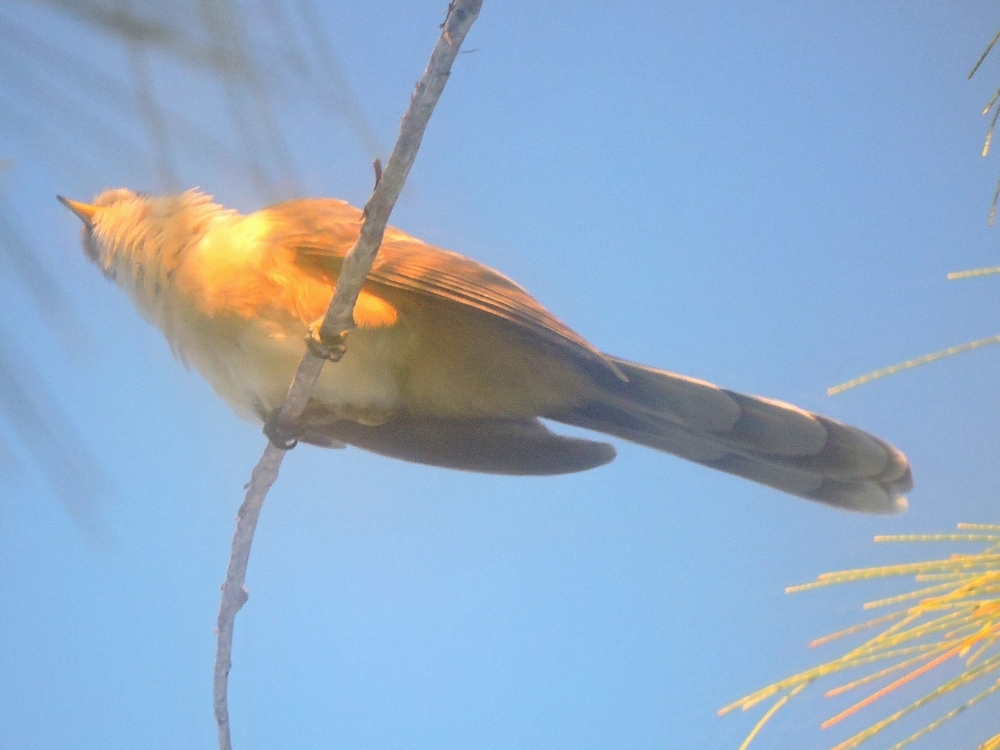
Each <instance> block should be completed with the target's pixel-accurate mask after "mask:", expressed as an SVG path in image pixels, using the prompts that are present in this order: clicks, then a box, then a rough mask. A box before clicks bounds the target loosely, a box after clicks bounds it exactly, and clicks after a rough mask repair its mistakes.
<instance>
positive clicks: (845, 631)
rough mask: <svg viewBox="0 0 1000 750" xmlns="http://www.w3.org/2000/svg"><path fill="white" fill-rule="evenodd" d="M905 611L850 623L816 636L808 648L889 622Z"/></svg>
mask: <svg viewBox="0 0 1000 750" xmlns="http://www.w3.org/2000/svg"><path fill="white" fill-rule="evenodd" d="M905 614H906V612H905V611H900V612H893V613H892V614H891V615H883V616H882V617H876V618H875V619H874V620H868V622H862V623H860V624H859V625H852V626H851V627H849V628H844V629H843V630H838V631H837V632H836V633H830V635H824V636H823V637H822V638H816V639H815V640H812V641H809V648H816V647H817V646H823V645H825V644H827V643H829V642H830V641H835V640H837V639H838V638H843V637H844V636H847V635H854V634H855V633H860V632H861V631H862V630H867V629H868V628H874V627H877V626H879V625H883V624H885V623H887V622H891V621H893V620H895V619H897V618H899V617H902V616H903V615H905Z"/></svg>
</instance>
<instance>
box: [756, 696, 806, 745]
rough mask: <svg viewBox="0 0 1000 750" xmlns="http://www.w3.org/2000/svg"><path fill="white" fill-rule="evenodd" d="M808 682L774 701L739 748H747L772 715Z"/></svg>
mask: <svg viewBox="0 0 1000 750" xmlns="http://www.w3.org/2000/svg"><path fill="white" fill-rule="evenodd" d="M808 684H809V683H808V682H803V683H802V684H801V685H797V686H796V687H794V688H792V689H791V690H790V691H789V692H788V693H787V694H786V695H783V696H782V697H781V698H779V699H778V700H776V701H775V702H774V705H773V706H771V707H770V708H769V709H767V713H766V714H764V715H763V716H762V717H761V719H760V721H758V722H757V724H756V726H754V728H753V729H751V730H750V734H748V735H747V738H746V739H745V740H743V744H742V745H740V747H739V750H747V747H749V746H750V743H751V742H753V740H754V737H756V736H757V735H758V734H759V733H760V730H761V729H763V728H764V725H765V724H767V722H769V721H770V720H771V717H772V716H774V715H775V714H776V713H778V709H780V708H781V707H782V706H784V705H785V704H786V703H788V701H789V700H791V699H792V698H794V697H795V696H796V695H798V694H799V693H800V692H802V689H803V688H804V687H805V686H806V685H808Z"/></svg>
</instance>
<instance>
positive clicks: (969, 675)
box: [831, 659, 1000, 750]
mask: <svg viewBox="0 0 1000 750" xmlns="http://www.w3.org/2000/svg"><path fill="white" fill-rule="evenodd" d="M991 661H997V660H995V659H994V660H991ZM998 666H1000V661H998V663H992V664H990V665H989V667H987V662H983V665H982V666H980V667H979V668H978V669H975V670H969V671H967V672H964V673H962V674H960V675H959V676H958V677H956V678H955V679H953V680H948V682H946V683H944V684H943V685H941V686H939V687H938V688H937V689H935V690H932V691H931V692H929V693H927V694H926V695H924V696H923V697H922V698H918V699H917V700H915V701H913V703H911V704H910V705H908V706H906V707H905V708H901V709H900V710H899V711H896V712H895V713H894V714H891V715H889V716H887V717H885V718H884V719H882V721H879V722H876V723H875V724H872V725H871V726H870V727H868V728H867V729H865V730H863V731H861V732H858V733H857V734H856V735H854V736H853V737H849V738H848V739H846V740H844V741H843V742H841V743H840V744H839V745H834V747H833V748H832V749H831V750H853V748H856V747H857V746H858V745H860V744H861V743H862V742H864V741H865V740H867V739H870V738H871V737H873V736H875V735H876V734H878V733H879V732H881V731H882V730H883V729H885V728H886V727H887V726H889V725H890V724H894V723H895V722H897V721H899V720H900V719H901V718H903V717H904V716H906V715H907V714H909V713H912V712H913V711H916V710H917V709H918V708H922V707H923V706H925V705H927V704H928V703H930V702H931V701H932V700H934V699H935V698H940V697H941V696H942V695H945V694H946V693H949V692H951V691H952V690H955V689H956V688H959V687H961V686H962V685H966V684H968V683H969V682H972V680H974V679H976V678H977V677H980V676H982V675H983V674H986V673H987V672H989V671H991V670H992V669H995V668H996V667H998Z"/></svg>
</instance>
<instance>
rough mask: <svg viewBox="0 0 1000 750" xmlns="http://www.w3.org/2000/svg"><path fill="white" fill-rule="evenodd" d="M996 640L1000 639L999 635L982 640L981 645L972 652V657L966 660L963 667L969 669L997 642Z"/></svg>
mask: <svg viewBox="0 0 1000 750" xmlns="http://www.w3.org/2000/svg"><path fill="white" fill-rule="evenodd" d="M998 639H1000V634H997V635H992V636H990V637H989V638H986V639H984V640H983V644H982V645H981V646H980V647H979V648H978V649H976V650H975V651H974V652H973V654H972V656H970V657H969V658H968V659H966V661H965V665H966V666H968V667H971V666H972V665H973V664H974V663H975V662H976V660H977V659H979V657H980V656H982V655H983V654H984V653H986V651H987V650H988V649H989V647H990V646H992V645H993V644H994V643H996V642H997V640H998Z"/></svg>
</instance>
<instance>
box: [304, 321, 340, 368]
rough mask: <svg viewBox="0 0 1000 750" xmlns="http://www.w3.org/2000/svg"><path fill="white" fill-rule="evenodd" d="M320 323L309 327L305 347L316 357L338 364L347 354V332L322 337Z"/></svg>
mask: <svg viewBox="0 0 1000 750" xmlns="http://www.w3.org/2000/svg"><path fill="white" fill-rule="evenodd" d="M321 325H322V321H317V322H316V323H313V324H312V325H311V326H309V333H307V334H306V347H308V349H309V351H311V352H312V353H313V354H315V355H316V356H317V357H322V358H323V359H328V360H330V361H331V362H339V361H340V360H341V359H342V358H343V357H344V354H345V353H346V352H347V333H348V332H347V331H341V332H340V333H338V334H336V335H334V336H324V335H323V333H322V330H321Z"/></svg>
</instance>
